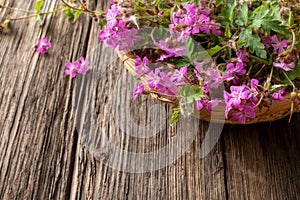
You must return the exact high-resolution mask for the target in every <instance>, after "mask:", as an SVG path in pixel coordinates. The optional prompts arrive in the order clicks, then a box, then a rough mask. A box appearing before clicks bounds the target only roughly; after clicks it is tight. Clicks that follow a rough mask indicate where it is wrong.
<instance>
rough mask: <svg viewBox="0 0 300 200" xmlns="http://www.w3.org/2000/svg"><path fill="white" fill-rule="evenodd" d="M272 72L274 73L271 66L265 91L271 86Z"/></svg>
mask: <svg viewBox="0 0 300 200" xmlns="http://www.w3.org/2000/svg"><path fill="white" fill-rule="evenodd" d="M273 71H274V66H272V69H271V73H270V77H269V80H268V81H267V83H268V84H267V89H269V88H270V86H271V80H272V77H273Z"/></svg>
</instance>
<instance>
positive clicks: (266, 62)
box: [250, 55, 269, 64]
mask: <svg viewBox="0 0 300 200" xmlns="http://www.w3.org/2000/svg"><path fill="white" fill-rule="evenodd" d="M250 58H253V59H255V60H258V61H260V62H262V63H264V64H269V62H268V61H266V60H264V59H261V58H259V57H256V56H253V55H250Z"/></svg>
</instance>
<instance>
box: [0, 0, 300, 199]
mask: <svg viewBox="0 0 300 200" xmlns="http://www.w3.org/2000/svg"><path fill="white" fill-rule="evenodd" d="M0 3H2V4H4V5H9V6H13V7H19V8H22V9H32V8H33V5H34V1H29V0H26V1H25V0H24V1H7V0H1V1H0ZM59 4H60V3H59V1H50V0H48V1H46V2H45V6H44V7H43V10H53V9H55V8H56V7H58V5H59ZM96 7H97V8H106V7H107V4H103V5H102V3H101V1H98V2H97V1H91V8H96ZM8 14H11V16H21V15H24V13H20V12H11V11H8V10H7V9H5V10H3V9H2V10H1V18H2V19H3V17H4V16H6V15H8ZM98 31H99V27H97V25H96V24H95V23H93V21H92V20H91V18H90V17H89V16H84V15H83V16H81V17H80V18H79V20H78V22H77V23H72V21H67V20H66V19H65V18H64V15H63V14H59V13H58V14H55V15H54V16H53V17H50V16H47V17H44V24H43V26H42V27H40V26H39V25H37V24H36V23H35V20H34V19H32V20H27V21H22V22H19V21H18V22H14V23H13V24H12V26H11V28H10V30H6V31H2V32H1V34H0V53H1V57H0V66H1V67H0V85H1V87H0V199H69V198H70V199H278V200H281V199H299V198H300V197H299V196H300V161H299V156H300V148H299V145H300V134H299V132H300V115H299V114H294V115H293V117H292V123H290V124H288V123H287V118H284V119H282V120H279V121H275V122H272V123H262V124H256V125H234V126H233V125H226V126H225V127H224V129H223V131H222V135H221V136H220V138H219V139H218V141H217V143H216V145H214V147H213V149H212V151H211V152H210V153H209V154H208V155H207V156H206V157H204V158H201V157H200V156H199V151H200V149H201V144H202V143H203V140H204V138H205V133H206V131H207V129H208V127H209V125H210V124H209V123H206V122H202V121H197V126H196V128H195V127H193V126H190V127H188V129H186V128H185V126H184V123H183V122H179V123H178V124H176V125H174V126H170V123H169V114H170V112H171V111H170V107H169V106H166V105H163V104H160V103H158V102H157V101H155V100H152V99H150V98H148V97H145V96H142V97H139V98H138V100H137V101H132V100H130V96H128V94H129V95H130V93H131V91H132V89H133V85H134V84H136V81H135V80H134V79H133V78H132V77H130V76H129V75H126V71H125V70H124V69H123V67H122V64H121V63H120V61H119V60H118V59H117V56H116V55H115V54H114V53H113V52H111V51H109V50H108V49H107V48H105V47H104V46H103V45H102V44H101V43H100V42H99V39H98ZM43 36H47V37H48V38H49V39H50V41H51V42H52V45H53V47H52V48H51V50H50V52H49V54H48V55H45V56H44V55H41V54H38V53H36V52H35V49H34V45H35V43H36V41H37V40H38V39H40V38H41V37H43ZM80 56H87V57H88V58H90V60H91V62H92V64H93V70H91V71H90V72H89V73H88V74H87V75H86V76H85V77H82V76H78V77H77V78H76V79H72V80H71V79H70V78H69V77H66V76H65V75H64V70H65V62H66V61H67V60H71V61H75V60H77V59H78V58H79V57H80ZM116 83H117V84H116ZM128 91H129V93H128ZM82 97H84V98H83V99H85V100H86V102H84V103H85V104H80V102H81V101H79V100H80V99H82ZM151 106H156V107H152V108H150V107H151ZM87 108H89V109H87ZM124 108H125V109H124ZM151 109H152V110H153V109H158V110H159V113H156V112H152V114H151ZM160 112H162V113H163V114H160ZM86 113H89V114H90V115H86ZM128 114H129V115H128ZM147 115H149V116H151V115H152V117H153V118H149V117H147ZM164 115H166V116H167V119H165V118H163V117H164ZM91 116H92V117H93V120H94V121H92V122H90V123H92V124H93V125H94V127H95V128H96V129H97V132H93V133H95V134H94V135H89V134H90V132H89V129H88V128H89V127H88V126H87V127H85V125H86V124H88V122H86V121H84V122H85V123H83V124H80V123H78V122H80V121H81V120H82V119H84V120H86V119H87V118H88V117H91ZM128 116H129V117H130V119H128ZM126 120H127V121H126ZM151 120H152V121H151ZM128 121H130V122H134V123H137V124H139V126H137V127H134V128H133V130H135V129H136V132H134V133H137V134H139V133H140V134H141V136H139V135H136V136H134V135H130V134H126V131H127V130H128V128H130V127H128V126H127V125H128ZM153 121H154V122H157V121H160V122H162V127H160V130H159V132H158V133H157V130H156V129H155V128H151V127H150V128H151V130H152V131H153V133H154V135H152V136H148V135H146V134H147V133H149V132H147V131H146V132H143V130H144V131H145V130H148V129H145V128H143V127H142V126H140V125H143V124H144V125H147V124H149V123H151V122H153ZM120 122H121V125H120ZM125 122H126V123H125ZM122 123H123V125H124V124H125V126H123V125H122ZM131 128H132V127H131ZM156 128H157V127H156ZM141 130H142V131H141ZM187 131H194V132H195V133H196V135H194V136H195V138H193V140H192V141H191V144H190V145H189V146H188V148H187V149H186V150H185V151H184V152H183V154H182V156H179V158H178V159H177V160H175V161H174V162H171V163H170V164H169V163H165V165H166V167H162V168H161V169H158V170H155V169H156V168H157V167H159V166H161V165H160V164H161V163H158V162H166V161H163V160H162V161H159V160H157V159H154V160H153V162H152V163H149V164H150V165H151V166H149V167H148V166H147V167H146V168H147V169H152V170H150V171H146V172H144V173H130V172H125V171H124V170H123V171H120V170H118V169H116V168H111V167H110V166H109V164H107V163H108V162H107V160H106V159H107V157H106V156H107V155H104V156H103V151H102V150H101V148H102V147H101V144H102V143H103V141H104V139H105V138H106V139H109V141H112V142H113V143H114V144H115V145H116V146H117V147H118V148H120V149H125V150H127V151H130V152H139V153H146V152H153V151H157V150H159V149H161V148H163V147H164V146H166V145H168V142H169V141H171V140H172V138H174V137H175V136H176V135H178V134H180V133H181V134H182V133H183V135H184V134H185V133H186V132H187ZM93 133H91V134H93ZM98 133H100V134H98ZM150 133H151V132H150ZM156 133H157V134H156ZM142 136H143V137H144V136H145V138H144V139H143V138H141V137H142ZM89 138H92V140H89ZM89 141H92V142H94V143H93V144H92V143H89ZM181 142H182V143H183V141H180V142H179V143H178V144H177V145H178V149H182V143H181ZM90 147H93V148H90ZM166 151H167V153H169V154H167V155H171V154H172V152H168V151H172V149H171V150H170V149H166ZM101 152H102V154H101ZM109 153H110V152H106V154H108V155H109ZM104 154H105V152H104ZM114 159H115V160H116V161H118V162H117V163H118V164H119V167H122V166H124V165H126V166H128V167H127V168H126V169H135V168H136V167H137V166H130V165H131V164H132V163H130V160H129V159H128V157H127V156H126V155H122V154H121V155H119V156H118V157H116V158H114ZM166 159H167V158H166ZM105 163H106V164H105ZM135 164H136V165H138V164H139V163H136V162H135Z"/></svg>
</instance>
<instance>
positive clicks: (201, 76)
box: [132, 56, 222, 112]
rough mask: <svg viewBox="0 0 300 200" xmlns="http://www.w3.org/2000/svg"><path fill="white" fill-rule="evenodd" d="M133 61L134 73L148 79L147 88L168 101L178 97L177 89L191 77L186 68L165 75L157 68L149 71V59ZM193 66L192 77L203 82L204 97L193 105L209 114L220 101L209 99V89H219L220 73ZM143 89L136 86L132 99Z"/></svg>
mask: <svg viewBox="0 0 300 200" xmlns="http://www.w3.org/2000/svg"><path fill="white" fill-rule="evenodd" d="M135 60H136V62H135V71H136V73H137V74H139V75H141V76H142V75H147V77H148V79H147V83H148V84H147V87H148V88H150V90H151V89H153V90H155V91H156V92H157V93H159V94H161V95H162V96H165V97H166V98H169V99H174V98H176V97H178V96H180V94H179V88H180V87H182V86H183V85H185V84H189V83H190V81H191V80H189V76H190V75H193V74H192V73H191V72H190V73H189V71H188V67H187V66H183V67H181V68H180V69H175V70H173V72H172V73H166V72H164V71H161V70H160V68H158V67H157V68H155V69H154V70H151V69H150V66H149V64H150V63H149V59H148V58H147V57H144V58H143V59H141V58H140V57H139V56H137V57H136V59H135ZM195 64H196V65H197V66H196V69H195V70H194V75H196V76H197V77H198V81H199V82H200V81H201V82H203V85H202V86H201V88H202V89H203V91H204V95H203V97H201V98H199V99H197V100H196V101H195V102H193V104H194V105H195V108H196V109H197V110H201V109H203V108H204V107H206V111H207V112H211V109H212V108H213V107H215V106H217V105H218V104H219V102H220V100H216V99H209V88H212V87H214V88H217V87H219V85H220V83H221V81H222V76H221V72H220V71H219V70H217V69H215V68H213V67H209V68H208V69H206V70H204V69H203V67H202V65H201V63H198V62H196V63H195ZM195 85H196V84H195ZM197 87H199V85H197ZM144 89H145V88H144V86H143V85H141V84H139V85H138V86H136V87H135V89H134V92H133V95H132V96H133V99H136V98H137V96H138V95H139V94H142V93H143V92H144Z"/></svg>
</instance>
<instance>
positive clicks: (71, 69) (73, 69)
mask: <svg viewBox="0 0 300 200" xmlns="http://www.w3.org/2000/svg"><path fill="white" fill-rule="evenodd" d="M66 67H67V68H68V69H66V70H65V74H66V75H70V76H72V78H75V77H76V75H77V73H78V69H79V68H80V63H79V62H78V61H75V62H74V63H71V62H67V63H66Z"/></svg>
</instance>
